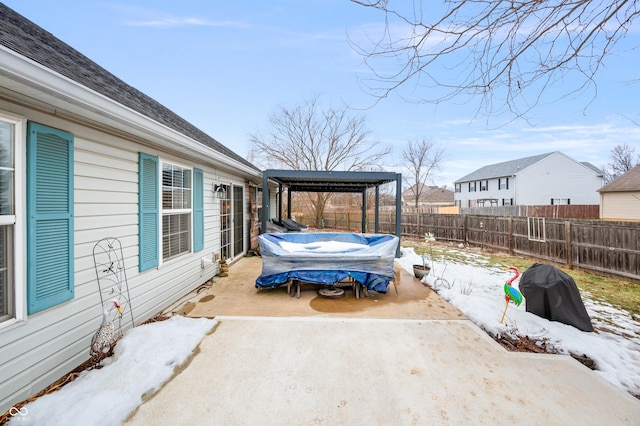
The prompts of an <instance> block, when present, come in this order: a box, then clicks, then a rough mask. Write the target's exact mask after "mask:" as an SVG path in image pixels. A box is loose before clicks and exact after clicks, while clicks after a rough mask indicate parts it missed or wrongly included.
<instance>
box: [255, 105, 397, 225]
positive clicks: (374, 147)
mask: <svg viewBox="0 0 640 426" xmlns="http://www.w3.org/2000/svg"><path fill="white" fill-rule="evenodd" d="M349 112H350V110H349V108H348V107H342V108H335V107H329V108H326V109H322V108H321V106H320V101H319V98H318V97H317V96H316V97H314V98H313V99H311V100H310V101H306V102H304V103H303V104H301V105H297V106H294V107H292V108H287V107H284V106H281V107H280V108H279V109H278V111H276V112H275V113H273V114H272V115H271V116H270V117H269V122H270V129H269V130H268V131H267V132H266V133H264V134H261V133H256V134H252V135H251V137H250V140H251V143H252V145H253V148H252V152H253V154H254V155H256V156H257V157H260V158H261V159H263V160H264V162H266V163H267V164H270V165H278V167H284V168H291V169H293V170H324V171H331V170H340V171H362V170H371V169H374V168H378V169H379V167H380V164H381V162H382V160H383V158H384V157H385V156H386V155H388V154H389V152H390V149H389V148H387V149H382V148H380V147H379V146H378V145H379V144H378V142H375V141H372V140H371V139H370V134H371V132H370V131H369V130H368V128H367V123H366V119H365V118H364V117H362V116H352V115H350V114H349ZM330 195H331V194H329V193H322V192H318V193H315V196H314V197H312V196H311V194H309V197H310V201H311V204H312V207H313V210H314V213H315V223H316V226H320V223H321V222H322V215H323V213H324V207H325V204H326V202H327V200H328V199H329V196H330Z"/></svg>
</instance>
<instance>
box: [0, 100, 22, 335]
mask: <svg viewBox="0 0 640 426" xmlns="http://www.w3.org/2000/svg"><path fill="white" fill-rule="evenodd" d="M25 124H26V121H25V119H24V118H22V117H16V116H13V115H11V114H7V113H4V112H2V111H0V326H4V325H7V324H10V323H12V322H13V320H22V319H23V318H24V315H25V310H24V306H25V297H26V295H25V291H24V286H23V285H18V284H17V283H20V282H23V279H24V274H23V267H24V256H23V255H22V250H23V242H22V240H21V238H20V236H21V235H22V230H23V229H24V228H23V219H22V216H21V211H22V191H21V190H20V188H22V185H23V179H22V175H23V171H24V169H23V167H24V166H23V165H22V152H23V151H22V146H23V144H22V143H20V142H19V141H21V140H24V139H25V137H26V135H25Z"/></svg>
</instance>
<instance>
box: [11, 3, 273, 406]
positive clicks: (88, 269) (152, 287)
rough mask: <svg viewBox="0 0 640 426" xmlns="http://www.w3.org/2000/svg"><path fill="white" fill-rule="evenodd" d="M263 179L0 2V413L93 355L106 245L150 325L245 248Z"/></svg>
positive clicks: (136, 309)
mask: <svg viewBox="0 0 640 426" xmlns="http://www.w3.org/2000/svg"><path fill="white" fill-rule="evenodd" d="M261 180H262V173H261V171H260V170H259V169H258V168H257V167H255V166H254V165H253V164H251V163H250V162H248V161H247V160H245V159H244V158H243V157H242V156H240V155H238V154H236V153H235V152H233V151H232V150H230V149H228V148H227V147H226V146H224V145H223V144H221V143H220V142H218V141H216V140H215V139H214V138H212V137H211V136H209V135H207V134H205V133H204V132H202V131H201V130H199V129H198V128H196V127H195V126H193V125H192V124H190V123H189V122H187V121H186V120H184V119H183V118H181V117H179V116H178V115H176V114H175V113H173V112H172V111H170V110H169V109H167V108H166V107H164V106H163V105H161V104H160V103H158V102H157V101H155V100H153V99H152V98H150V97H149V96H147V95H145V94H144V93H141V92H140V91H138V90H136V89H135V88H133V87H131V86H129V85H128V84H126V83H125V82H124V81H122V80H120V79H118V78H117V77H115V76H114V75H113V74H111V73H110V72H108V71H107V70H105V69H104V68H102V67H100V66H99V65H97V64H96V63H95V62H93V61H91V60H90V59H89V58H87V57H85V56H84V55H82V54H81V53H79V52H78V51H76V50H75V49H73V48H72V47H70V46H69V45H67V44H65V43H64V42H62V41H61V40H59V39H57V38H56V37H55V36H53V35H52V34H51V33H49V32H47V31H45V30H43V29H42V28H40V27H38V26H37V25H35V24H34V23H32V22H30V21H29V20H27V19H26V18H24V17H22V16H21V15H19V14H17V13H15V12H14V11H13V10H11V9H10V8H8V7H6V6H5V5H3V4H1V3H0V220H1V221H2V222H1V223H0V347H1V349H0V412H5V411H6V410H9V409H10V408H11V407H12V406H13V404H15V403H17V402H19V401H22V400H24V399H26V398H28V397H29V396H31V395H33V394H35V393H37V392H38V391H40V390H42V389H44V388H46V387H47V386H48V385H50V384H51V383H53V382H54V381H56V380H57V379H59V378H60V377H62V376H63V375H65V374H66V373H68V372H69V371H71V370H73V369H74V368H76V367H77V366H79V365H80V364H82V363H83V362H84V361H86V360H87V359H88V358H89V345H90V341H91V338H92V336H93V334H94V333H95V332H96V330H97V329H98V327H99V325H100V323H101V319H102V310H103V308H102V306H101V299H100V297H99V293H98V286H97V283H96V281H97V280H96V274H97V272H96V268H95V263H94V257H93V249H94V247H95V246H96V243H97V242H98V241H100V240H101V239H103V238H105V237H109V238H114V239H117V240H118V241H119V242H120V243H121V246H122V254H123V260H124V262H123V269H124V271H125V272H126V277H127V281H128V287H129V293H130V304H129V305H128V306H127V309H128V311H127V312H125V314H126V315H131V316H132V321H130V324H139V323H140V322H142V321H145V320H147V319H149V318H151V317H153V316H155V315H157V314H159V313H161V312H162V311H163V310H164V309H167V307H168V306H171V304H173V303H174V302H175V301H176V300H178V299H180V298H181V297H182V296H184V295H185V294H187V293H189V292H190V291H192V290H194V289H196V288H197V287H199V286H200V285H202V284H203V283H205V282H207V281H208V280H210V279H211V278H212V277H214V276H215V275H216V274H217V273H218V268H217V265H218V264H217V262H216V261H215V260H216V259H218V258H223V259H228V260H229V261H233V260H235V259H238V258H240V257H241V256H243V254H244V253H245V252H246V251H247V250H248V248H249V244H250V242H249V239H250V234H251V232H252V231H253V228H254V227H256V229H257V226H256V225H257V217H255V214H256V212H257V211H258V210H257V209H256V199H257V198H258V194H257V189H258V184H260V183H261ZM126 327H130V325H129V326H125V330H126Z"/></svg>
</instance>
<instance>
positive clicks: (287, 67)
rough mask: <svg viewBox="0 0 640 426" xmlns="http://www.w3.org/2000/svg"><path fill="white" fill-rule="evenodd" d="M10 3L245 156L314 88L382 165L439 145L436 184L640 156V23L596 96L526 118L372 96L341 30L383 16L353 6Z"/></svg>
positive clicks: (343, 2) (361, 28) (376, 24)
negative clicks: (626, 149) (381, 154)
mask: <svg viewBox="0 0 640 426" xmlns="http://www.w3.org/2000/svg"><path fill="white" fill-rule="evenodd" d="M4 3H5V4H6V5H7V6H9V7H11V8H12V9H14V10H16V11H17V12H18V13H20V14H22V15H24V16H25V17H27V18H28V19H30V20H32V21H33V22H35V23H36V24H38V25H39V26H41V27H43V28H44V29H46V30H48V31H50V32H51V33H53V34H54V35H55V36H56V37H58V38H60V39H61V40H63V41H64V42H66V43H68V44H70V45H71V46H72V47H74V48H75V49H77V50H79V51H80V52H82V53H83V54H85V55H86V56H88V57H89V58H91V59H92V60H94V61H95V62H97V63H98V64H100V65H101V66H103V67H104V68H106V69H107V70H109V71H110V72H112V73H113V74H115V75H116V76H118V77H119V78H121V79H122V80H124V81H125V82H127V83H128V84H130V85H132V86H134V87H136V88H137V89H139V90H141V91H143V92H144V93H146V94H147V95H149V96H151V97H153V98H154V99H156V100H158V101H159V102H161V103H162V104H164V105H165V106H167V107H168V108H170V109H171V110H173V111H174V112H176V113H177V114H179V115H181V116H182V117H184V118H185V119H187V120H188V121H190V122H191V123H193V124H194V125H196V126H197V127H199V128H201V129H202V130H203V131H205V132H206V133H208V134H210V135H211V136H212V137H214V138H215V139H217V140H218V141H220V142H222V143H223V144H225V145H227V146H228V147H230V148H231V149H233V150H234V151H236V152H237V153H239V154H241V155H243V156H245V155H246V154H247V153H248V151H249V149H250V147H251V146H250V144H249V142H248V141H249V135H250V134H251V133H256V132H258V131H262V130H265V129H266V128H267V126H268V117H269V115H270V114H272V113H274V112H275V111H276V110H277V109H278V107H279V106H281V105H283V106H288V107H292V106H295V105H299V104H302V103H304V102H305V101H306V100H308V99H311V98H312V97H314V96H320V99H321V102H322V103H323V104H324V105H326V106H328V105H329V104H331V105H334V106H340V105H343V104H347V105H349V106H351V107H353V108H354V114H357V115H364V116H366V118H367V120H368V125H369V128H370V129H371V131H372V135H371V136H372V138H374V139H376V140H378V141H379V142H380V143H381V144H383V145H390V146H393V147H394V154H393V155H390V156H389V158H388V161H386V162H385V163H386V164H385V165H384V167H385V168H386V169H387V170H394V171H400V172H402V171H403V170H402V167H401V155H400V152H401V150H402V148H403V147H404V146H405V145H406V143H407V142H408V141H410V140H417V139H423V138H425V139H431V140H432V141H433V142H434V143H437V144H441V145H442V146H443V147H444V148H445V149H446V160H445V161H444V162H443V164H442V169H441V171H440V172H439V174H438V176H437V178H436V179H435V180H434V183H436V184H439V185H444V184H446V185H450V186H451V185H452V182H453V181H455V180H456V179H458V178H461V177H463V176H464V175H466V174H468V173H470V172H472V171H474V170H476V169H478V168H480V167H482V166H484V165H487V164H492V163H497V162H501V161H507V160H512V159H515V158H521V157H526V156H529V155H537V154H541V153H545V152H551V151H561V152H563V153H565V154H567V155H569V156H570V157H572V158H574V159H575V160H578V161H590V162H591V163H593V164H594V165H596V166H598V167H601V166H604V165H606V163H607V162H608V161H609V155H610V151H611V149H612V148H613V147H614V146H616V145H619V144H623V143H627V144H629V145H631V146H632V147H634V148H635V149H636V152H639V153H640V125H637V124H634V122H633V121H631V120H635V122H636V123H640V109H639V108H638V105H640V102H638V99H639V98H640V82H638V78H639V76H638V73H637V70H639V69H640V55H639V54H638V53H639V52H638V49H637V47H636V46H638V45H640V38H639V33H640V28H638V26H637V25H636V26H635V27H633V28H631V29H630V31H629V33H628V35H627V37H626V39H625V40H624V42H623V43H622V44H621V45H620V46H619V48H618V49H617V50H616V51H615V52H614V54H613V55H611V56H610V57H609V58H608V59H607V62H606V63H605V64H606V67H604V68H603V69H602V70H601V72H600V73H599V74H598V79H597V83H598V87H597V94H596V93H594V91H593V90H591V91H587V92H586V93H584V94H583V95H581V96H577V97H576V96H572V97H566V98H562V97H561V95H562V93H563V92H561V91H559V90H561V89H562V88H563V87H566V86H567V85H568V84H570V83H571V82H569V81H565V82H562V83H561V84H559V86H558V87H554V88H552V89H551V90H550V91H548V92H547V93H546V94H545V96H544V97H543V99H542V101H541V103H540V105H539V106H538V107H537V108H536V109H535V110H533V111H532V113H531V114H530V116H529V120H528V121H524V120H517V121H514V122H511V123H508V117H505V116H501V117H494V118H492V119H490V120H489V119H487V118H486V117H484V116H482V115H481V114H478V112H477V111H476V110H475V108H474V107H473V105H474V100H473V99H469V100H465V99H458V102H456V103H443V104H440V105H438V106H434V105H431V104H418V103H409V102H406V101H404V100H403V99H401V98H400V96H397V95H392V96H390V97H389V98H387V99H384V100H382V101H380V102H378V103H375V99H374V98H372V97H371V96H370V95H369V94H367V93H366V92H365V91H364V90H363V89H362V88H361V85H360V84H359V79H362V78H366V77H367V76H368V75H369V70H368V68H367V67H366V66H365V65H364V64H363V60H362V58H361V57H360V56H359V55H358V54H357V53H356V52H354V50H353V49H352V48H351V47H350V45H349V43H348V41H347V37H350V38H351V39H352V40H355V41H357V42H362V43H364V42H365V41H364V40H365V37H366V35H367V34H369V35H372V36H375V35H378V34H379V29H380V28H381V26H382V24H383V19H384V18H383V16H382V15H380V14H379V13H375V12H374V11H371V10H368V9H365V8H363V7H361V6H358V5H355V4H353V3H351V2H349V1H348V0H304V1H300V0H272V1H254V0H245V1H229V0H227V1H201V0H182V1H169V0H154V1H140V0H131V1H127V2H125V1H122V2H110V1H92V0H83V1H81V0H76V1H73V0H57V1H50V0H5V1H4ZM634 80H635V82H634ZM405 90H411V87H410V86H409V87H408V88H405ZM416 94H417V95H419V94H420V93H419V92H417V93H414V94H413V95H416ZM467 101H468V102H467ZM630 119H631V120H630ZM505 123H507V124H505Z"/></svg>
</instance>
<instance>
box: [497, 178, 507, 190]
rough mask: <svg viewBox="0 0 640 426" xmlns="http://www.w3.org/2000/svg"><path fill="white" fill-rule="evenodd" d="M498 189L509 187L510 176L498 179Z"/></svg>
mask: <svg viewBox="0 0 640 426" xmlns="http://www.w3.org/2000/svg"><path fill="white" fill-rule="evenodd" d="M498 189H509V178H508V177H506V178H499V179H498Z"/></svg>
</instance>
